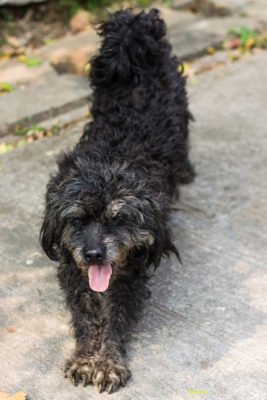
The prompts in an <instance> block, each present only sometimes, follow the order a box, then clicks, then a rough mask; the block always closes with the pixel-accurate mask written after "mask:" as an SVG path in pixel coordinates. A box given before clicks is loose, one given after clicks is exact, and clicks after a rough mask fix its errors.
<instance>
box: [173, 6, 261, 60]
mask: <svg viewBox="0 0 267 400" xmlns="http://www.w3.org/2000/svg"><path fill="white" fill-rule="evenodd" d="M176 13H177V14H180V12H176ZM243 25H245V26H246V27H248V28H249V29H259V30H260V29H261V24H260V23H259V22H257V21H256V20H254V19H251V18H241V17H238V16H232V17H225V18H220V17H214V18H201V19H198V20H195V21H194V22H192V23H190V24H187V25H186V26H185V27H182V26H180V24H179V20H177V23H176V24H175V23H173V24H172V25H171V26H170V28H169V30H168V32H169V38H170V42H171V44H172V46H173V49H174V52H175V53H176V54H177V55H178V57H179V58H180V59H181V60H190V59H192V58H195V57H197V56H200V55H203V54H206V53H207V49H208V47H218V46H220V45H221V43H222V42H223V41H224V40H225V38H226V36H227V32H228V30H229V29H231V28H236V27H240V26H243Z"/></svg>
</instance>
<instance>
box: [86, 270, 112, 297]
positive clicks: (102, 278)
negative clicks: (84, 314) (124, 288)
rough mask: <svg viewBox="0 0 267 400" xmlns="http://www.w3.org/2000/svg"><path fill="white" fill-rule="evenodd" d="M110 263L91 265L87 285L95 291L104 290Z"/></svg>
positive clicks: (108, 276)
mask: <svg viewBox="0 0 267 400" xmlns="http://www.w3.org/2000/svg"><path fill="white" fill-rule="evenodd" d="M111 274H112V268H111V265H110V264H108V265H101V266H99V265H91V266H90V267H89V270H88V277H89V285H90V288H91V289H92V290H94V291H95V292H104V291H105V290H107V288H108V285H109V279H110V275H111Z"/></svg>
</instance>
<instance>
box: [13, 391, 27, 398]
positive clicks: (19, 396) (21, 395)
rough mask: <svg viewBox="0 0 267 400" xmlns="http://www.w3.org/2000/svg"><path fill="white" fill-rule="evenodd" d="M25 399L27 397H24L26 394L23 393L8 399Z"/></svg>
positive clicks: (20, 392)
mask: <svg viewBox="0 0 267 400" xmlns="http://www.w3.org/2000/svg"><path fill="white" fill-rule="evenodd" d="M26 399H27V395H26V393H24V392H22V391H19V392H18V393H16V394H15V395H14V396H12V397H10V400H26Z"/></svg>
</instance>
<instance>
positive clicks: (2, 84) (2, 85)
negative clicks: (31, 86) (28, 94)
mask: <svg viewBox="0 0 267 400" xmlns="http://www.w3.org/2000/svg"><path fill="white" fill-rule="evenodd" d="M0 89H1V90H3V91H4V92H12V91H13V90H14V87H13V86H12V85H11V84H10V83H7V82H0Z"/></svg>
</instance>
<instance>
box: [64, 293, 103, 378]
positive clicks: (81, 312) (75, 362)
mask: <svg viewBox="0 0 267 400" xmlns="http://www.w3.org/2000/svg"><path fill="white" fill-rule="evenodd" d="M67 302H68V305H69V307H70V310H71V314H72V325H73V330H74V337H75V339H76V348H75V351H74V353H73V355H72V357H71V358H70V359H69V360H67V361H66V363H65V370H64V372H65V377H66V378H68V379H69V380H70V382H71V383H72V384H73V385H74V386H77V385H78V384H79V383H82V384H83V385H84V386H86V385H87V384H89V383H91V382H92V377H93V374H94V367H95V362H96V359H97V356H96V354H97V352H98V351H99V349H100V346H101V341H100V337H101V323H100V321H99V318H98V315H99V309H100V304H99V302H98V301H97V299H95V298H94V296H93V295H92V294H90V293H88V292H87V291H82V290H75V291H72V292H68V293H67Z"/></svg>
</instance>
